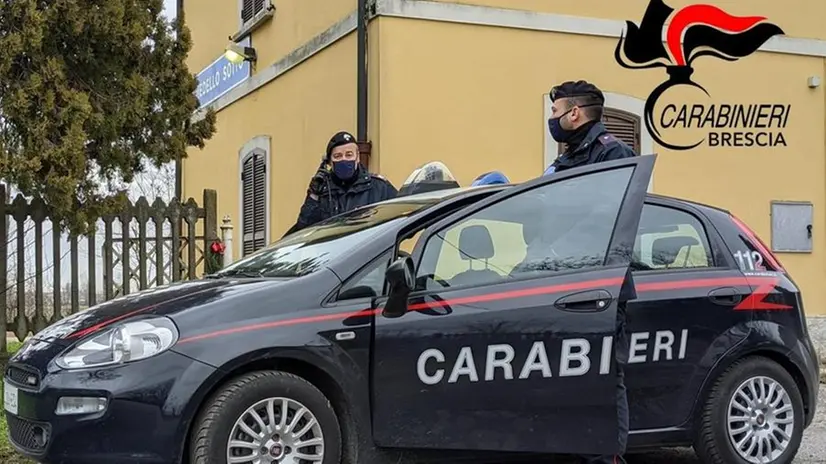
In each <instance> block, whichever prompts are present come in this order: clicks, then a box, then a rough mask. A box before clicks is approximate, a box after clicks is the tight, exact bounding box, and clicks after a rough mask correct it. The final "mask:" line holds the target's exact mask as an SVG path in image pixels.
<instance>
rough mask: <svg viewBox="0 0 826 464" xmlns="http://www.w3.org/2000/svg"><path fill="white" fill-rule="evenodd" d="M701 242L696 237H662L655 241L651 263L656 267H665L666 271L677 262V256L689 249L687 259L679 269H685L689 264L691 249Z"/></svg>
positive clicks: (652, 246) (652, 245)
mask: <svg viewBox="0 0 826 464" xmlns="http://www.w3.org/2000/svg"><path fill="white" fill-rule="evenodd" d="M699 244H700V241H699V240H697V239H696V238H694V237H662V238H658V239H656V240H654V243H652V244H651V262H652V264H654V265H655V266H665V267H666V269H668V268H670V267H672V266H674V263H675V261H677V256H679V255H680V252H681V251H682V250H683V248H685V247H688V250H686V253H685V259H684V260H683V263H682V265H681V266H679V267H685V264H686V263H687V262H688V256H689V254H690V253H691V247H693V246H695V245H699Z"/></svg>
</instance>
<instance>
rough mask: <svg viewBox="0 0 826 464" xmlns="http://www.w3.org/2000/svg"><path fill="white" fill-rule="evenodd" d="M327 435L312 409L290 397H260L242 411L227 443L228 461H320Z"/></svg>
mask: <svg viewBox="0 0 826 464" xmlns="http://www.w3.org/2000/svg"><path fill="white" fill-rule="evenodd" d="M323 461H324V435H323V433H322V431H321V424H320V423H319V421H318V419H316V417H315V415H314V414H313V413H312V411H310V410H309V408H307V407H306V406H304V405H303V404H301V403H300V402H298V401H296V400H293V399H289V398H268V399H265V400H262V401H259V402H257V403H255V404H254V405H252V406H251V407H250V408H248V409H247V410H246V411H244V413H243V414H241V417H239V418H238V419H237V420H236V421H235V424H234V425H233V427H232V431H231V432H230V438H229V441H228V443H227V463H229V464H242V463H249V464H278V463H290V464H293V463H295V464H321V463H322V462H323Z"/></svg>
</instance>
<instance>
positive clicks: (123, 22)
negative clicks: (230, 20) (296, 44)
mask: <svg viewBox="0 0 826 464" xmlns="http://www.w3.org/2000/svg"><path fill="white" fill-rule="evenodd" d="M162 13H163V0H5V1H3V2H2V3H0V179H2V180H3V181H5V182H7V183H9V184H12V185H14V186H16V187H17V188H18V189H19V190H21V191H22V192H23V193H24V194H26V195H39V196H41V197H42V198H43V199H44V200H45V201H46V203H47V204H48V205H49V206H50V208H51V209H52V212H53V213H52V214H54V216H55V218H56V219H57V220H59V221H61V222H63V224H62V225H63V226H64V227H68V228H69V229H70V230H72V231H73V232H82V231H84V230H86V229H87V227H88V224H90V223H91V222H93V221H94V220H95V219H96V218H97V217H98V216H99V215H100V214H103V213H105V212H109V211H116V208H118V207H120V205H121V204H122V203H121V202H122V201H123V200H124V198H125V196H124V195H123V194H122V193H120V194H112V193H111V191H107V189H101V186H102V185H114V184H113V182H114V183H117V182H119V181H122V182H127V183H128V182H131V181H132V178H133V176H134V175H135V174H136V173H138V172H140V171H141V170H142V165H143V164H144V163H143V161H150V162H151V163H152V164H155V165H161V164H164V163H167V162H170V161H172V160H175V159H176V157H178V156H181V157H185V156H186V149H187V147H188V146H197V147H200V148H203V146H204V143H205V141H206V140H208V139H209V138H210V137H211V136H212V134H213V133H214V132H215V114H214V113H213V112H212V111H210V112H209V113H208V114H207V117H206V118H204V119H202V120H201V121H199V122H197V123H191V122H190V117H191V116H192V114H193V112H194V111H195V110H196V109H197V106H198V103H197V99H196V97H195V95H194V92H195V89H196V85H197V84H196V80H195V77H194V76H193V75H192V74H191V73H190V72H189V70H188V68H187V66H186V63H185V59H186V56H187V54H188V53H189V50H190V48H191V46H192V42H191V38H190V34H189V31H188V30H187V28H186V27H185V26H184V25H183V18H182V17H181V18H177V19H176V21H175V22H173V23H170V21H169V20H168V19H167V18H166V17H165V16H164V15H163V14H162Z"/></svg>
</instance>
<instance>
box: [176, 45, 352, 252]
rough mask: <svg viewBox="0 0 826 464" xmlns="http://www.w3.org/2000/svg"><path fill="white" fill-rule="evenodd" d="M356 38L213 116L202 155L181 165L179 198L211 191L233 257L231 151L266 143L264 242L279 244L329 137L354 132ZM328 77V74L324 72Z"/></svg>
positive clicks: (235, 204) (234, 163)
mask: <svg viewBox="0 0 826 464" xmlns="http://www.w3.org/2000/svg"><path fill="white" fill-rule="evenodd" d="M355 56H356V34H355V33H352V34H350V35H348V36H347V37H345V38H343V39H342V40H340V41H338V42H336V43H335V44H333V45H332V46H331V47H328V48H327V49H325V50H323V51H321V52H320V53H318V54H316V55H315V56H313V57H311V58H310V59H308V60H307V61H305V62H303V63H302V64H301V65H299V66H297V67H296V68H294V69H292V70H290V71H289V72H288V73H286V74H284V75H282V76H279V77H278V78H277V79H275V80H273V81H271V82H270V83H268V84H267V85H265V86H264V87H262V88H261V89H259V90H257V91H256V92H254V93H252V94H250V95H248V96H247V97H245V98H244V99H242V100H240V101H238V102H235V103H234V104H232V105H230V106H228V107H227V108H225V109H223V110H222V111H220V112H219V113H218V116H217V123H216V125H217V131H216V133H215V135H214V136H213V137H212V139H211V140H209V141H208V142H207V144H206V146H205V147H204V149H203V150H199V149H197V148H192V149H190V150H189V153H188V155H189V156H188V157H187V158H186V159H185V160H184V161H183V169H182V173H183V174H182V177H183V190H184V196H185V197H189V196H193V197H195V198H200V196H199V195H201V192H202V190H203V189H205V188H212V189H215V190H217V191H218V217H219V219H220V218H222V217H223V216H224V215H227V214H228V215H229V216H230V218H231V220H232V223H233V224H234V225H235V226H236V229H235V234H234V236H235V243H234V251H233V252H234V256H236V257H238V256H240V249H241V248H240V243H241V231H240V230H238V229H237V228H238V226H239V225H240V216H239V213H240V211H239V208H240V206H239V201H240V198H239V185H240V175H241V174H240V170H239V150H240V149H241V147H242V146H243V145H244V144H245V143H247V142H248V141H250V140H251V139H252V138H254V137H256V136H259V135H268V136H270V137H271V138H272V139H271V148H270V149H271V152H270V159H269V168H268V175H269V178H270V179H269V181H270V205H269V211H270V242H273V241H275V240H277V239H278V238H280V237H281V236H282V235H283V234H284V232H286V230H287V229H288V228H289V227H291V226H292V225H293V224H294V223H295V220H296V219H297V217H298V211H299V208H300V206H301V203H302V202H303V200H304V196H305V194H306V191H307V186H308V185H309V182H310V178H311V177H312V175H313V173H314V172H315V171H316V169H317V168H318V164H319V162H320V161H321V156H322V155H323V154H324V150H325V148H326V146H327V141H328V140H329V138H330V136H331V135H332V134H333V133H335V132H336V131H338V130H342V129H346V130H354V129H353V128H354V127H355V125H356V91H355V89H356V67H355V65H354V58H355ZM331 70H335V72H331Z"/></svg>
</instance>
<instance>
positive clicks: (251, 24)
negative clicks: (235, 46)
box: [229, 4, 275, 43]
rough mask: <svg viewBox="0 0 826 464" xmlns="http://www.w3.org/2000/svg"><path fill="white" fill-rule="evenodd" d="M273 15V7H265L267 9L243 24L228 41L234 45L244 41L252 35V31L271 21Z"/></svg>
mask: <svg viewBox="0 0 826 464" xmlns="http://www.w3.org/2000/svg"><path fill="white" fill-rule="evenodd" d="M274 15H275V6H274V5H271V4H270V5H267V9H265V10H264V11H261V12H259V13H258V14H257V15H255V16H254V17H253V18H252V19H250V20H249V21H247V22H246V24H244V25H243V26H242V27H241V29H240V30H239V31H238V32H236V33H235V34H232V35H231V36H230V37H229V39H230V40H232V41H233V42H235V43H238V42H240V41H242V40H244V39H246V38H247V37H249V36H250V35H251V34H252V33H253V31H255V30H256V29H258V28H259V27H261V26H263V25H264V23H266V22H267V21H269V20H271V19H272V17H273V16H274Z"/></svg>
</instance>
